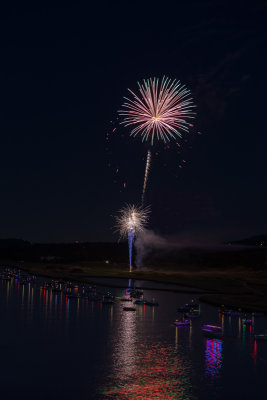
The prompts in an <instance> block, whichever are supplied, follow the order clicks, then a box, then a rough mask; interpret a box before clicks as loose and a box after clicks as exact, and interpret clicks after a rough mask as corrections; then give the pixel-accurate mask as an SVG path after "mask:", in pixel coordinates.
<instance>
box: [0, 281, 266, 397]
mask: <svg viewBox="0 0 267 400" xmlns="http://www.w3.org/2000/svg"><path fill="white" fill-rule="evenodd" d="M42 284H43V280H41V279H40V280H39V279H38V280H37V282H36V283H35V284H33V283H29V284H25V285H21V284H20V283H19V282H18V281H17V280H16V279H14V278H12V279H11V280H9V281H4V280H0V317H1V329H0V350H1V353H0V354H1V373H0V382H1V385H0V393H1V398H2V399H4V400H6V399H34V400H42V399H50V400H53V399H57V400H58V399H79V400H82V399H95V400H100V399H109V400H113V399H120V400H122V399H123V400H126V399H147V400H148V399H149V400H152V399H162V400H168V399H177V400H180V399H181V400H191V399H192V400H193V399H201V400H202V399H203V400H209V399H239V398H240V399H253V398H255V399H258V398H262V399H264V398H267V397H266V396H267V395H266V394H265V393H266V372H267V342H256V341H255V340H254V333H255V332H256V333H259V332H262V331H264V330H265V329H267V319H266V318H257V319H255V326H254V327H245V326H243V325H242V321H241V318H237V317H235V318H233V317H232V318H230V317H223V316H221V315H220V314H219V313H218V311H217V309H216V308H214V307H211V306H209V305H205V304H201V317H200V318H197V319H195V320H193V321H192V324H191V326H190V327H179V328H177V327H175V326H173V325H172V322H173V321H174V320H175V319H176V317H177V313H176V309H177V307H178V306H182V305H183V304H184V303H187V302H189V301H191V299H192V297H194V294H192V293H190V294H185V293H173V292H163V291H157V290H149V291H147V292H145V297H147V299H148V300H150V299H152V298H155V299H156V300H157V301H158V302H159V307H148V306H137V311H136V313H134V312H125V311H123V309H122V307H123V306H124V305H125V303H122V302H120V301H117V302H116V303H115V304H114V305H105V304H102V302H90V301H88V300H85V299H69V300H67V299H66V297H65V295H64V294H63V293H57V294H55V293H52V291H47V290H46V291H44V290H42V289H40V285H42ZM139 284H140V286H141V285H142V284H143V285H144V286H145V284H144V283H142V282H139V283H138V282H137V285H138V286H139ZM146 284H147V282H146ZM97 290H98V291H100V292H102V293H105V292H107V291H108V290H109V291H111V292H112V294H114V295H116V296H117V297H120V296H123V295H124V294H125V289H121V288H120V289H114V288H112V289H108V288H105V287H99V288H98V289H97ZM194 298H195V299H197V297H196V295H195V297H194ZM126 305H128V304H126ZM204 323H214V324H222V325H223V327H224V331H225V334H226V337H225V338H224V339H208V338H206V337H204V336H203V335H202V333H201V325H202V324H204Z"/></svg>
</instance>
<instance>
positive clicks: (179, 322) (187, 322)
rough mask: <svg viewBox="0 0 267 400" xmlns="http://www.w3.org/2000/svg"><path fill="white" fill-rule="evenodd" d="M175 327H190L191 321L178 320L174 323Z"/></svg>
mask: <svg viewBox="0 0 267 400" xmlns="http://www.w3.org/2000/svg"><path fill="white" fill-rule="evenodd" d="M174 325H176V326H189V325H190V320H189V319H185V320H183V321H179V320H176V321H174Z"/></svg>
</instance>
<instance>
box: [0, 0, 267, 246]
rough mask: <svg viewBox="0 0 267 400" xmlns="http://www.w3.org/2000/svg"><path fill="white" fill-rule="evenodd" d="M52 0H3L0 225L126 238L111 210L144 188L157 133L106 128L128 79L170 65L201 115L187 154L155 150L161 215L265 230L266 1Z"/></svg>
mask: <svg viewBox="0 0 267 400" xmlns="http://www.w3.org/2000/svg"><path fill="white" fill-rule="evenodd" d="M53 3H54V5H52V6H51V7H50V6H49V5H48V4H47V3H46V2H39V1H36V2H34V3H32V4H31V3H30V2H21V1H20V2H14V1H12V0H10V1H4V2H2V6H1V13H0V18H1V21H0V22H1V23H0V30H1V90H0V96H1V109H0V110H1V114H0V127H1V136H0V137H1V146H0V149H1V157H0V174H1V192H0V199H1V207H0V237H1V238H6V237H17V238H24V239H27V240H31V241H74V240H79V241H102V240H115V237H114V235H113V233H112V225H113V220H112V217H111V215H114V214H115V213H116V212H117V210H118V209H120V208H121V207H122V206H123V205H124V203H125V202H129V203H133V202H137V201H139V199H140V191H141V186H142V179H143V177H142V173H143V169H144V161H143V158H144V155H145V153H146V146H143V145H142V144H140V143H137V142H136V141H135V140H134V139H132V138H130V137H128V133H127V130H125V128H118V130H117V131H116V135H117V136H120V140H118V139H117V138H115V140H113V139H112V140H113V141H111V143H110V145H109V146H110V147H109V148H108V150H107V144H106V140H105V135H106V133H107V132H110V131H111V129H112V126H111V124H110V121H111V120H113V121H114V118H116V113H117V110H118V109H119V108H120V105H121V103H122V97H123V96H125V95H126V89H127V87H130V88H133V89H135V88H136V82H137V81H138V80H141V79H142V78H148V77H150V76H159V77H161V76H162V75H164V74H165V75H167V76H170V77H171V78H178V79H181V81H182V82H183V83H185V84H186V85H187V87H188V88H189V89H190V90H191V91H192V94H193V97H194V99H195V103H196V104H197V114H198V117H197V119H196V125H195V127H194V131H193V132H192V133H191V137H190V138H189V139H190V140H189V142H190V146H189V144H184V146H182V154H180V155H178V158H179V157H180V160H179V161H178V162H177V161H176V156H177V155H175V154H174V151H170V152H164V151H162V154H161V156H159V157H158V158H157V159H153V167H152V170H151V180H150V182H149V187H148V194H147V202H148V203H149V204H151V207H152V215H151V225H150V227H151V228H152V229H153V230H155V231H156V232H159V233H161V234H163V235H176V234H177V235H178V234H181V232H187V233H188V232H190V231H192V232H198V233H199V235H205V234H206V233H207V232H212V231H214V232H226V234H227V235H228V236H229V238H231V235H232V236H233V235H237V234H238V235H240V236H241V237H243V236H249V235H251V234H256V233H263V232H266V231H267V230H266V222H267V207H266V202H267V185H266V175H267V174H266V172H267V171H266V150H267V146H266V145H267V140H266V133H267V130H266V128H267V123H266V106H267V104H266V92H267V91H266V89H267V78H266V71H267V55H266V54H267V51H266V50H267V49H266V39H267V35H266V26H267V25H266V23H267V2H266V1H258V2H257V1H255V2H252V1H229V2H227V1H200V0H196V1H189V0H187V1H175V2H168V1H167V2H161V3H156V2H153V3H152V2H143V3H141V2H140V3H139V2H127V1H123V2H120V1H118V2H113V1H112V2H111V1H110V2H107V1H102V2H94V3H92V2H89V1H84V2H79V1H73V2H68V1H65V2H62V4H63V5H62V6H57V5H56V3H57V2H53ZM57 4H59V3H57ZM197 131H200V132H201V135H197V134H196V132H197ZM123 133H124V138H121V135H122V134H123ZM125 135H126V136H125ZM191 147H192V148H191ZM109 158H110V159H111V165H112V166H111V167H108V164H109V162H110V161H109ZM184 158H185V160H186V163H185V164H184V165H183V168H182V169H181V168H179V167H178V165H179V163H180V162H181V160H182V159H184ZM116 160H117V162H118V166H120V173H121V172H122V175H124V176H126V178H125V181H127V187H126V189H125V190H123V191H122V192H121V184H118V183H116V184H115V183H114V174H113V173H112V172H114V166H115V164H116ZM166 160H167V161H168V162H167V163H165V161H166ZM165 164H166V166H164V165H165Z"/></svg>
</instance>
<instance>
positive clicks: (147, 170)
mask: <svg viewBox="0 0 267 400" xmlns="http://www.w3.org/2000/svg"><path fill="white" fill-rule="evenodd" d="M150 166H151V151H150V150H148V152H147V158H146V169H145V177H144V184H143V192H142V199H141V204H142V207H143V206H144V201H145V193H146V185H147V180H148V174H149V170H150Z"/></svg>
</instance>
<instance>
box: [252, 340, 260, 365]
mask: <svg viewBox="0 0 267 400" xmlns="http://www.w3.org/2000/svg"><path fill="white" fill-rule="evenodd" d="M257 353H258V344H257V341H256V340H254V343H253V348H252V353H251V357H252V358H253V360H254V365H256V362H257Z"/></svg>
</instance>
